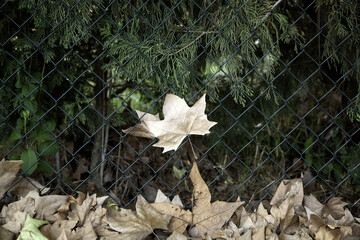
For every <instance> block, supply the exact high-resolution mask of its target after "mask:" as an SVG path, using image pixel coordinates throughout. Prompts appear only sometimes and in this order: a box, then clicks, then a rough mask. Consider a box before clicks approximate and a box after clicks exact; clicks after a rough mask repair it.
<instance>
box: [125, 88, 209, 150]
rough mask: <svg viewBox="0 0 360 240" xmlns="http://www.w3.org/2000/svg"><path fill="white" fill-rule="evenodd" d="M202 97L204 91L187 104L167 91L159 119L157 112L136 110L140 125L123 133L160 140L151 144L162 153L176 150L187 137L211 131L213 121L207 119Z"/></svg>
mask: <svg viewBox="0 0 360 240" xmlns="http://www.w3.org/2000/svg"><path fill="white" fill-rule="evenodd" d="M205 97H206V95H205V94H204V95H203V96H202V97H201V98H200V99H199V100H198V101H197V102H196V103H195V104H194V105H193V106H192V107H189V106H188V105H187V104H186V102H185V100H184V99H182V98H180V97H178V96H176V95H173V94H167V95H166V97H165V102H164V106H163V113H164V120H160V118H159V115H152V114H150V113H146V114H145V113H143V112H140V111H136V112H137V114H138V117H139V118H140V121H141V124H139V125H137V126H136V127H135V128H128V129H126V130H124V132H125V133H130V134H132V135H134V136H138V137H146V138H154V137H156V138H158V139H159V142H158V143H156V144H154V147H163V148H164V151H163V152H168V151H171V150H176V149H177V148H178V147H179V145H180V144H181V142H182V141H183V140H184V138H185V137H186V136H188V135H191V134H194V135H205V134H207V133H210V131H209V129H210V128H211V127H212V126H214V125H215V124H216V122H211V121H209V120H208V119H207V115H206V114H205V107H206V102H205Z"/></svg>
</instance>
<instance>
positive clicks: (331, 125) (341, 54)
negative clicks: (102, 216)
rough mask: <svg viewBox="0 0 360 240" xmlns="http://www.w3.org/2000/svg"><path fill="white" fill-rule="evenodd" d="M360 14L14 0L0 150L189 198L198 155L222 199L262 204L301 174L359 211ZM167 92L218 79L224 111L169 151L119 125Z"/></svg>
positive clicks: (31, 167) (330, 0) (4, 47)
mask: <svg viewBox="0 0 360 240" xmlns="http://www.w3.org/2000/svg"><path fill="white" fill-rule="evenodd" d="M359 21H360V3H359V2H358V1H350V0H348V1H346V0H318V1H296V0H292V1H281V0H278V1H274V0H263V1H261V0H259V1H245V0H228V1H227V0H220V1H215V0H213V1H210V0H204V1H194V0H193V1H190V0H180V1H175V0H162V1H142V0H134V1H123V0H119V1H116V0H114V1H106V0H61V1H49V0H43V1H42V0H19V1H15V0H14V1H5V2H2V3H1V6H0V29H1V33H2V34H1V36H0V43H1V51H0V64H1V73H0V76H1V88H0V99H1V111H0V116H1V118H0V129H1V130H0V131H1V136H0V144H1V145H0V153H1V154H0V155H1V157H2V158H5V159H22V160H24V164H23V167H22V174H23V177H24V178H28V177H31V178H33V179H36V180H38V181H39V182H41V183H42V184H43V185H44V186H45V187H51V188H52V189H55V190H56V191H62V192H63V193H66V194H69V193H74V192H75V191H84V192H87V191H90V192H97V193H100V194H108V195H110V196H111V197H112V198H113V199H114V200H115V201H116V202H117V203H118V204H119V205H121V206H128V205H129V204H130V203H132V202H133V201H134V199H136V196H137V195H138V194H142V195H143V196H145V197H146V198H147V199H148V200H149V201H151V200H153V199H154V198H155V195H156V191H157V189H161V190H162V191H163V192H164V193H165V194H166V195H169V196H170V195H175V194H180V196H182V197H183V198H184V199H186V197H187V196H190V195H191V191H190V190H189V184H190V183H189V181H188V180H187V178H188V173H189V169H190V162H191V161H194V160H195V159H194V158H197V159H196V161H197V162H198V164H199V169H200V172H201V174H202V176H203V178H204V180H205V181H206V182H207V183H208V185H209V187H210V190H211V191H212V194H213V195H212V196H213V198H214V199H219V200H220V199H221V200H231V199H234V198H236V197H237V196H240V197H241V198H242V199H243V200H245V201H246V202H247V203H248V204H249V205H250V206H251V207H253V206H256V205H257V204H258V203H259V202H260V201H262V200H264V199H269V198H270V197H271V195H272V194H273V193H274V189H275V188H276V186H277V185H278V183H279V182H280V181H281V180H282V179H289V178H296V177H302V179H303V182H304V186H305V192H307V193H309V192H311V193H312V194H315V195H316V196H317V197H318V198H319V199H321V200H322V201H326V200H328V199H329V198H331V197H333V196H334V195H338V196H342V197H343V198H344V199H345V200H346V201H348V202H349V203H350V208H351V209H352V210H353V212H354V213H355V212H356V211H358V209H359V208H358V207H356V206H358V205H359V196H360V185H359V183H360V167H359V165H360V160H359V159H360V148H359V140H360V135H359V120H360V115H359V114H360V113H359V94H358V91H359V77H360V76H359V71H360V63H359V59H360V57H359V51H360V48H359V46H360V32H359ZM168 93H172V94H176V95H178V96H180V97H181V98H184V99H185V100H186V102H187V103H188V104H189V106H191V105H192V104H193V103H194V102H195V101H196V100H197V99H199V98H200V97H201V96H202V95H203V94H204V93H206V94H207V96H206V98H207V99H206V101H207V108H206V114H208V118H209V119H210V120H211V121H216V122H218V124H217V125H216V126H214V127H213V128H212V129H211V133H210V134H208V135H206V136H191V141H189V138H187V139H186V141H184V142H183V143H182V144H181V145H180V147H179V148H178V149H177V150H176V151H171V152H168V153H164V154H162V152H161V149H158V148H154V147H152V144H153V143H155V142H156V141H157V140H156V139H153V140H148V139H143V138H138V137H134V136H131V132H130V133H129V134H125V133H124V132H123V131H122V130H124V129H127V128H129V127H131V126H136V125H137V124H139V123H140V119H139V118H138V116H137V114H136V112H135V110H140V111H144V112H146V113H152V114H155V113H160V114H162V113H161V108H162V105H163V103H164V99H165V96H166V94H168ZM190 144H192V147H193V148H194V152H195V155H194V154H193V152H192V150H191V149H192V148H191V147H190ZM29 179H30V178H29ZM29 181H31V180H29ZM12 187H13V186H12ZM9 190H11V189H9ZM5 196H11V193H10V191H9V192H8V193H7V194H6V195H4V196H3V197H2V198H4V197H5ZM188 199H191V198H188ZM185 201H186V200H185Z"/></svg>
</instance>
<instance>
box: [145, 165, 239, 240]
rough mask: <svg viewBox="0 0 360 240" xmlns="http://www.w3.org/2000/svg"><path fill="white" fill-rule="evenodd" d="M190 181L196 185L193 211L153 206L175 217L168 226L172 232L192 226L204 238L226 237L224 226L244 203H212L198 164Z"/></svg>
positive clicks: (163, 204) (158, 204) (191, 173)
mask: <svg viewBox="0 0 360 240" xmlns="http://www.w3.org/2000/svg"><path fill="white" fill-rule="evenodd" d="M190 179H191V182H192V183H193V185H194V189H193V197H194V199H195V201H194V202H193V208H192V211H190V210H184V209H182V208H181V207H180V206H178V205H174V204H171V203H167V202H162V203H153V204H151V206H153V207H154V208H155V209H156V210H158V211H159V212H161V213H163V214H168V215H171V216H173V218H172V219H171V221H170V224H169V226H168V227H169V230H170V231H171V232H173V231H177V232H179V233H183V232H184V231H185V230H186V228H187V226H188V225H191V226H195V227H197V229H198V230H199V232H200V234H201V236H202V237H203V238H209V237H210V238H216V237H226V235H225V233H224V232H223V231H222V230H221V228H222V226H223V225H224V224H225V223H226V222H228V220H229V219H230V217H231V216H232V215H233V214H234V212H235V210H236V209H237V208H238V207H239V206H241V205H242V204H243V203H244V202H240V201H236V202H223V201H216V202H213V203H211V202H210V200H211V194H210V191H209V188H208V187H207V185H206V183H205V181H204V180H203V179H202V177H201V175H200V173H199V169H198V167H197V164H196V163H194V165H193V168H192V170H191V172H190Z"/></svg>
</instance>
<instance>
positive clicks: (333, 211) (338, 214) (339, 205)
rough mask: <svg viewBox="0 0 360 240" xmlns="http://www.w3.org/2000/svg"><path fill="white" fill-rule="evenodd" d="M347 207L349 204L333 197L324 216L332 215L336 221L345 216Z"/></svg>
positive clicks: (326, 206) (325, 207)
mask: <svg viewBox="0 0 360 240" xmlns="http://www.w3.org/2000/svg"><path fill="white" fill-rule="evenodd" d="M346 205H348V204H347V203H345V202H343V201H341V197H333V198H331V199H330V200H329V201H328V202H327V203H326V204H325V206H324V209H323V213H322V215H323V216H325V217H327V216H329V215H331V216H332V217H333V218H334V219H340V218H342V217H343V216H344V215H345V210H344V207H345V206H346Z"/></svg>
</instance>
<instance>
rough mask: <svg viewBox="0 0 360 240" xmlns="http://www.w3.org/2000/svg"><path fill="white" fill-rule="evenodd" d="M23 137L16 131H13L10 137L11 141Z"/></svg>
mask: <svg viewBox="0 0 360 240" xmlns="http://www.w3.org/2000/svg"><path fill="white" fill-rule="evenodd" d="M20 138H21V135H20V134H18V133H17V132H16V131H13V132H12V133H11V135H10V137H9V139H8V140H9V141H15V140H18V139H20Z"/></svg>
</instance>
